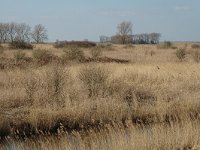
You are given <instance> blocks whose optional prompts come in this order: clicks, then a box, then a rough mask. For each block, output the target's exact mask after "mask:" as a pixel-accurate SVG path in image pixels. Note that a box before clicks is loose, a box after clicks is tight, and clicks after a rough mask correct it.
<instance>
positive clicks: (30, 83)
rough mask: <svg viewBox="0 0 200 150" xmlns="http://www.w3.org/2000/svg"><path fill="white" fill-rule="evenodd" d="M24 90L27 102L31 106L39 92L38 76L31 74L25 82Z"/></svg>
mask: <svg viewBox="0 0 200 150" xmlns="http://www.w3.org/2000/svg"><path fill="white" fill-rule="evenodd" d="M24 88H25V90H26V95H27V100H28V102H29V104H30V105H33V103H34V95H35V93H36V92H37V91H38V83H37V76H36V75H35V74H33V73H32V74H31V75H30V76H29V77H27V78H26V79H25V81H24Z"/></svg>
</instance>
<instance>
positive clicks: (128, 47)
mask: <svg viewBox="0 0 200 150" xmlns="http://www.w3.org/2000/svg"><path fill="white" fill-rule="evenodd" d="M124 48H125V49H134V48H135V46H134V45H133V44H127V45H125V46H124Z"/></svg>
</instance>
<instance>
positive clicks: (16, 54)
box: [14, 50, 26, 62]
mask: <svg viewBox="0 0 200 150" xmlns="http://www.w3.org/2000/svg"><path fill="white" fill-rule="evenodd" d="M14 59H15V60H16V61H17V62H18V61H23V60H25V59H26V53H25V52H22V51H21V50H18V51H17V52H14Z"/></svg>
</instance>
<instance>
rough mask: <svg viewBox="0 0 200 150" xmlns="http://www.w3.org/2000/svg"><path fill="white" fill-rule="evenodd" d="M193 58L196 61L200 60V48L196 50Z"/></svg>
mask: <svg viewBox="0 0 200 150" xmlns="http://www.w3.org/2000/svg"><path fill="white" fill-rule="evenodd" d="M193 59H194V61H195V62H199V61H200V52H199V50H196V51H195V52H194V54H193Z"/></svg>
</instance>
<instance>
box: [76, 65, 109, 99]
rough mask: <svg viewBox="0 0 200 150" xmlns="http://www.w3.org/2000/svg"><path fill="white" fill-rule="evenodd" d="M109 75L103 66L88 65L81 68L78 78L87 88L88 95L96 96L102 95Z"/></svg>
mask: <svg viewBox="0 0 200 150" xmlns="http://www.w3.org/2000/svg"><path fill="white" fill-rule="evenodd" d="M109 75H110V73H109V71H108V70H107V69H105V68H104V67H101V66H96V65H89V66H85V67H83V68H81V70H80V72H79V79H80V80H81V81H82V83H83V86H84V88H86V89H87V91H88V96H89V97H96V96H102V95H104V92H105V89H106V86H107V84H106V83H107V80H108V78H109Z"/></svg>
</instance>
